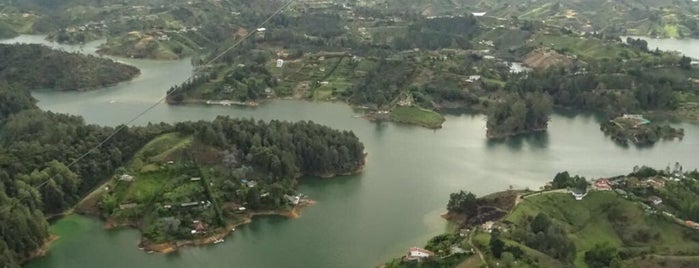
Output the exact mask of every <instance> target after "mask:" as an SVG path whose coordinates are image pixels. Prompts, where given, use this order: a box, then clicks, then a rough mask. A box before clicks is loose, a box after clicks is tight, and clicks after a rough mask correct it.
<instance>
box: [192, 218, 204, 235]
mask: <svg viewBox="0 0 699 268" xmlns="http://www.w3.org/2000/svg"><path fill="white" fill-rule="evenodd" d="M192 224H193V226H192V231H191V233H192V234H203V233H206V224H205V223H204V222H202V221H199V220H195V221H192Z"/></svg>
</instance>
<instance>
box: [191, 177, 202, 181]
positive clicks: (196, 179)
mask: <svg viewBox="0 0 699 268" xmlns="http://www.w3.org/2000/svg"><path fill="white" fill-rule="evenodd" d="M189 180H190V181H200V180H201V178H200V177H193V178H191V179H189Z"/></svg>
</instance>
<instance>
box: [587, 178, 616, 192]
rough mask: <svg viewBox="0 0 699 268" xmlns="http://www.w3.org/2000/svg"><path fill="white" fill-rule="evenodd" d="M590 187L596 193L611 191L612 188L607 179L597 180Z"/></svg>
mask: <svg viewBox="0 0 699 268" xmlns="http://www.w3.org/2000/svg"><path fill="white" fill-rule="evenodd" d="M592 186H593V187H594V188H595V189H596V190H598V191H611V190H612V186H611V183H610V182H609V180H608V179H598V180H596V181H595V182H594V183H593V184H592Z"/></svg>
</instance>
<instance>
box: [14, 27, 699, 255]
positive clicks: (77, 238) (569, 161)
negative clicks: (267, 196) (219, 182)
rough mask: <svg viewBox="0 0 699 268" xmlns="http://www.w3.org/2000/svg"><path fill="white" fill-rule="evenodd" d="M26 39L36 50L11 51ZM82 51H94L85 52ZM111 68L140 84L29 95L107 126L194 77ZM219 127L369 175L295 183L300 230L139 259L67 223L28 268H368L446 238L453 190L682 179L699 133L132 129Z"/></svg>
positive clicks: (190, 113)
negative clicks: (652, 171)
mask: <svg viewBox="0 0 699 268" xmlns="http://www.w3.org/2000/svg"><path fill="white" fill-rule="evenodd" d="M31 38H34V39H33V40H42V39H41V38H36V37H32V36H21V37H19V38H18V39H20V40H23V41H25V42H29V41H30V40H29V39H31ZM5 42H10V41H7V40H6V41H5ZM96 45H97V44H93V46H96ZM649 47H651V45H649ZM689 48H691V49H694V50H699V46H689ZM65 49H67V50H70V49H75V48H74V47H73V48H71V47H68V48H65ZM83 49H84V51H86V53H90V51H94V48H92V47H90V46H88V45H85V47H84V48H83ZM119 60H120V61H123V62H125V63H128V64H132V65H134V66H136V67H138V68H139V69H141V72H142V75H141V76H139V77H137V78H136V79H135V80H133V81H129V82H124V83H121V84H118V85H116V86H113V87H109V88H105V89H101V90H96V91H90V92H81V93H79V92H50V91H36V92H35V93H34V94H33V95H34V97H35V98H37V99H38V100H39V103H38V105H39V107H41V108H42V109H44V110H50V111H54V112H60V113H69V114H74V115H80V116H83V117H84V118H85V121H86V122H88V123H94V124H100V125H110V126H115V125H118V124H121V123H124V122H126V121H128V120H129V119H131V118H132V117H134V116H135V115H136V114H138V113H140V112H141V111H143V110H145V109H146V108H147V107H149V106H151V105H152V104H153V103H155V102H156V101H158V100H159V99H161V98H162V97H163V96H164V94H165V91H166V90H167V89H168V88H169V87H171V86H173V85H176V84H178V83H180V82H182V81H184V80H185V79H186V78H187V77H188V76H189V75H190V74H191V72H192V70H193V68H192V66H191V64H190V63H189V60H180V61H150V60H133V59H119ZM219 115H227V116H231V117H242V118H255V119H259V120H273V119H276V120H288V121H300V120H312V121H315V122H317V123H320V124H325V125H328V126H330V127H333V128H336V129H342V130H352V131H353V132H354V133H355V134H356V135H357V136H358V137H359V138H360V140H361V141H362V142H363V143H364V145H365V147H366V151H367V153H368V159H367V160H368V161H367V165H366V167H365V170H364V172H363V173H361V174H359V175H356V176H346V177H339V178H334V179H318V178H304V179H302V180H301V183H300V187H299V191H300V192H303V193H305V194H307V195H308V196H309V197H310V198H311V199H314V200H316V201H317V204H316V205H314V206H311V207H309V208H306V209H304V210H302V211H301V217H300V218H298V219H293V220H291V219H286V218H281V217H265V218H257V219H256V220H254V221H253V223H251V224H248V225H244V226H241V227H240V228H237V230H236V232H234V233H233V234H232V235H231V236H229V237H227V238H226V241H225V242H224V243H221V244H218V245H212V246H207V247H193V248H185V249H183V250H180V251H179V252H177V253H174V254H169V255H160V254H146V253H145V252H143V251H140V250H138V249H137V244H138V242H139V239H140V234H139V233H138V231H136V230H133V229H122V230H113V231H105V230H104V229H103V228H102V222H100V221H98V220H95V219H91V218H86V217H82V216H68V217H66V218H63V219H61V220H58V221H57V222H55V223H53V225H52V227H51V230H52V232H53V233H55V234H57V235H59V236H60V239H59V240H58V241H56V242H55V243H54V244H53V245H52V247H51V249H50V251H49V253H48V255H47V256H46V257H44V258H41V259H38V260H36V261H33V262H31V263H29V264H27V265H26V266H25V267H31V268H73V267H75V268H81V267H85V268H87V267H100V268H121V267H173V268H174V267H177V268H179V267H182V268H184V267H311V268H314V267H374V266H376V265H378V264H381V263H383V262H385V261H387V260H389V258H392V257H397V256H399V255H401V254H404V252H405V251H406V250H407V248H408V247H410V246H422V245H423V244H424V243H425V242H426V241H427V239H429V238H430V237H432V236H434V235H436V234H439V233H441V232H443V231H445V230H446V229H447V228H448V226H447V224H446V222H445V221H444V220H442V219H441V218H440V217H439V216H440V214H443V213H444V212H446V203H447V201H448V198H449V193H452V192H455V191H458V190H461V189H463V190H468V191H472V192H474V193H476V194H477V195H484V194H488V193H491V192H494V191H500V190H505V189H507V188H509V187H510V186H512V187H514V188H525V187H529V188H532V189H538V188H539V187H540V186H543V185H544V184H545V183H546V182H547V181H550V180H551V179H552V178H553V176H554V175H555V174H556V173H557V172H560V171H565V170H567V171H569V172H570V173H571V174H580V175H583V176H586V177H587V178H589V179H592V178H598V177H603V176H612V175H619V174H626V173H629V172H630V171H631V170H632V168H633V167H634V166H635V165H649V166H652V167H655V168H664V167H665V166H667V165H669V164H670V165H673V164H674V163H675V162H680V163H682V164H684V167H685V169H695V168H699V163H698V162H697V161H696V159H697V157H699V151H698V150H697V149H699V126H697V125H691V124H678V125H677V126H680V127H683V128H685V132H686V136H685V138H684V140H683V141H681V142H678V141H661V142H658V143H657V144H655V145H654V146H652V147H647V148H637V147H634V146H630V147H621V146H618V145H616V144H615V143H614V142H613V141H612V140H611V139H609V138H607V137H605V136H604V134H603V133H602V132H601V131H600V130H599V122H598V121H597V118H596V117H595V116H593V115H587V114H567V113H558V114H554V115H553V116H552V118H551V122H550V125H549V130H548V132H546V133H540V134H536V135H530V136H526V137H518V138H515V139H511V140H509V141H506V142H490V141H488V140H486V137H485V117H484V116H483V115H478V114H455V115H446V119H447V121H446V122H445V124H444V127H443V128H442V129H439V130H429V129H425V128H421V127H415V126H406V125H400V124H394V123H372V122H369V121H367V120H364V119H361V118H355V117H354V116H355V115H357V113H356V112H355V111H353V110H352V108H350V107H349V106H347V105H346V104H344V103H326V102H307V101H293V100H276V101H272V102H270V103H266V104H264V105H260V106H259V107H255V108H244V107H234V106H232V107H221V106H204V105H191V106H168V105H164V104H162V105H159V106H157V107H155V108H154V109H153V110H151V111H150V112H149V113H147V114H146V115H145V116H144V117H142V118H141V119H139V120H138V121H136V122H135V124H137V125H143V124H147V123H148V122H154V123H157V122H161V121H164V122H169V123H173V122H178V121H187V120H211V119H213V118H215V117H216V116H219Z"/></svg>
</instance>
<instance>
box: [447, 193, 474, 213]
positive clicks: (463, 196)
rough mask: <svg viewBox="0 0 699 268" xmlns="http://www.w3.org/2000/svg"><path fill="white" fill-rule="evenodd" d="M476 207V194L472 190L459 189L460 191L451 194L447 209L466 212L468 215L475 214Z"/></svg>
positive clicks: (452, 211)
mask: <svg viewBox="0 0 699 268" xmlns="http://www.w3.org/2000/svg"><path fill="white" fill-rule="evenodd" d="M476 209H477V199H476V195H475V194H473V193H471V192H464V191H459V192H458V193H452V194H451V195H450V196H449V203H447V211H449V212H451V213H459V214H464V215H466V216H473V215H475V214H476V212H477V211H476Z"/></svg>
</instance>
